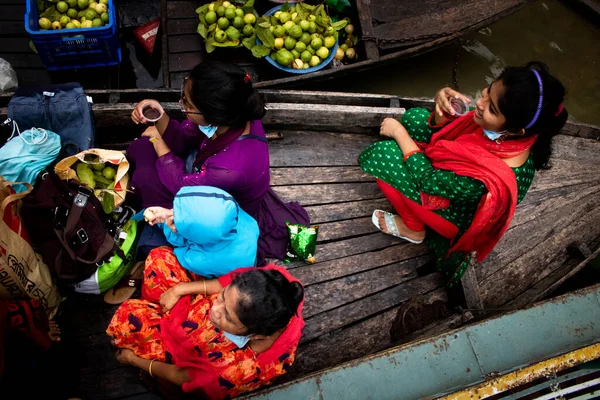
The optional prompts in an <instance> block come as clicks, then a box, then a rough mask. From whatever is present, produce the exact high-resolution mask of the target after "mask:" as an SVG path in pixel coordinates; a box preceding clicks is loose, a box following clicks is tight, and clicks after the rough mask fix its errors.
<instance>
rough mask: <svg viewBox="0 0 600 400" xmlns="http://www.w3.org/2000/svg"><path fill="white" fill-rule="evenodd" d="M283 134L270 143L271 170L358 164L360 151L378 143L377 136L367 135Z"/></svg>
mask: <svg viewBox="0 0 600 400" xmlns="http://www.w3.org/2000/svg"><path fill="white" fill-rule="evenodd" d="M268 128H269V129H272V128H271V127H268ZM282 133H283V140H278V141H277V142H275V143H269V157H270V159H271V166H272V167H294V166H303V167H312V166H323V167H325V166H348V165H357V161H356V160H357V158H358V155H359V154H360V152H361V151H362V150H364V149H365V148H366V147H367V146H369V145H370V144H371V143H374V142H376V141H377V138H376V137H374V136H367V135H353V134H343V133H330V132H319V133H318V134H315V132H307V131H297V132H289V131H283V132H282Z"/></svg>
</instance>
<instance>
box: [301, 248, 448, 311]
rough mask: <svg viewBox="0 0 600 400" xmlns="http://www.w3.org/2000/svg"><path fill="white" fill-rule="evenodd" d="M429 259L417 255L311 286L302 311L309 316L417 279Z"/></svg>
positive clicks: (306, 292)
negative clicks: (400, 261) (419, 268)
mask: <svg viewBox="0 0 600 400" xmlns="http://www.w3.org/2000/svg"><path fill="white" fill-rule="evenodd" d="M427 261H428V258H427V257H418V258H416V259H411V260H410V261H405V262H404V264H403V265H401V264H400V263H395V264H391V265H387V266H385V267H381V268H376V269H372V270H369V271H364V272H360V273H357V274H353V275H347V276H345V277H343V278H340V279H335V280H332V281H327V282H321V283H319V284H316V285H311V286H308V287H307V288H306V291H305V293H304V295H305V299H306V300H305V303H304V310H303V311H302V315H303V316H304V318H305V319H307V318H310V317H312V316H314V315H317V314H321V313H324V312H326V311H329V310H332V309H334V308H338V307H341V306H344V305H346V304H348V303H351V302H354V301H356V300H359V299H361V298H363V297H367V296H370V295H372V294H374V293H377V292H380V291H382V290H385V289H387V288H389V287H392V286H395V285H397V284H399V283H401V282H404V281H408V280H411V279H414V278H416V277H417V267H419V266H422V265H423V264H425V263H426V262H427ZM438 287H439V286H438ZM375 310H378V308H375Z"/></svg>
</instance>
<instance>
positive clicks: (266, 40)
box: [254, 26, 275, 49]
mask: <svg viewBox="0 0 600 400" xmlns="http://www.w3.org/2000/svg"><path fill="white" fill-rule="evenodd" d="M254 32H256V36H257V37H258V39H259V40H260V41H261V42H262V44H264V45H265V46H267V47H268V48H269V49H274V48H275V37H274V36H273V32H271V30H270V29H268V28H262V27H260V26H257V27H256V28H255V30H254Z"/></svg>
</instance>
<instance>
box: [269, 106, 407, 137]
mask: <svg viewBox="0 0 600 400" xmlns="http://www.w3.org/2000/svg"><path fill="white" fill-rule="evenodd" d="M268 110H269V112H268V113H267V115H265V117H264V119H263V121H264V123H265V124H268V125H271V126H281V127H285V129H314V130H318V131H327V130H330V129H331V128H332V127H339V126H340V122H342V123H343V124H344V130H343V131H344V132H357V133H364V132H371V133H378V132H379V126H380V125H381V122H382V121H383V120H384V119H385V118H387V117H392V118H400V117H401V116H402V114H403V113H404V111H405V109H404V108H392V107H387V108H386V107H363V106H346V105H331V104H322V105H319V106H318V107H315V105H314V104H291V103H269V104H268Z"/></svg>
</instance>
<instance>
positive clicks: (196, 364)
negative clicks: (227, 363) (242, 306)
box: [161, 264, 304, 399]
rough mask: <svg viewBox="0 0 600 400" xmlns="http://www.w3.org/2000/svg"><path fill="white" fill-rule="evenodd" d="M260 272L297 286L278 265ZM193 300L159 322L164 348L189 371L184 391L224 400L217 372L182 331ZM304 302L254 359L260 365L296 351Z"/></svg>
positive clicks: (226, 280)
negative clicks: (274, 273) (268, 271)
mask: <svg viewBox="0 0 600 400" xmlns="http://www.w3.org/2000/svg"><path fill="white" fill-rule="evenodd" d="M252 269H254V268H238V269H236V270H234V271H232V272H230V273H229V274H227V275H223V276H221V277H219V282H220V283H221V286H223V287H225V286H228V285H229V284H230V283H231V282H232V281H233V279H234V278H235V276H236V275H237V274H242V273H244V272H246V271H249V270H252ZM260 269H274V270H276V271H278V272H280V273H281V274H283V276H285V277H286V278H287V280H288V281H290V282H299V281H298V280H297V279H296V278H294V277H293V276H292V275H291V274H290V273H289V272H288V271H287V270H286V269H285V268H283V267H280V266H278V265H273V264H272V265H267V266H265V267H262V268H260ZM191 300H192V297H191V296H185V297H182V298H181V299H180V300H179V301H178V302H177V304H176V305H175V307H173V308H172V309H171V311H170V313H169V314H168V315H165V316H164V317H163V319H162V321H161V336H162V339H163V341H164V343H165V345H166V348H168V349H169V350H171V353H173V356H174V358H175V363H176V365H177V367H179V368H189V369H188V373H189V377H190V380H191V382H186V383H184V384H183V386H182V388H183V390H184V391H190V390H193V389H194V388H202V391H203V392H204V394H205V395H206V396H207V397H208V398H210V399H220V398H223V397H224V396H223V392H222V389H221V386H220V385H219V371H218V368H217V367H216V366H215V365H214V364H213V363H211V362H210V360H209V359H208V358H207V357H206V356H202V355H199V354H198V352H196V350H195V349H194V346H193V344H192V343H191V342H190V341H189V340H188V339H187V337H186V336H187V335H186V331H185V329H183V328H182V327H181V324H182V322H184V321H185V320H186V319H187V317H188V311H189V307H190V303H191ZM303 306H304V300H302V302H301V303H300V305H299V306H298V310H297V312H296V315H294V316H293V317H292V319H291V320H290V322H289V324H288V326H287V327H286V328H285V330H284V331H283V333H282V334H281V335H279V337H278V338H277V340H275V342H274V343H273V345H272V346H271V347H270V348H269V349H268V350H267V351H264V352H262V353H260V354H257V355H256V357H255V359H256V360H257V361H258V363H259V364H260V365H268V364H271V363H274V362H277V361H278V358H279V357H280V356H281V355H282V354H283V353H291V352H293V351H295V350H296V348H297V347H298V342H299V341H300V337H301V336H302V328H304V320H303V319H302V307H303Z"/></svg>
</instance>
